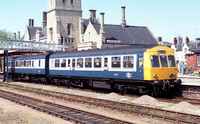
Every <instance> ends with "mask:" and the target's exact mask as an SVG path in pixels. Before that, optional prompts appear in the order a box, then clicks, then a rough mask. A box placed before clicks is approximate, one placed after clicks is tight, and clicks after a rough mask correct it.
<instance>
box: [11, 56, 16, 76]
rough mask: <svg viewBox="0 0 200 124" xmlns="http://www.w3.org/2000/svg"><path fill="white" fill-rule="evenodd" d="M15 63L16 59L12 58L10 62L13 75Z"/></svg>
mask: <svg viewBox="0 0 200 124" xmlns="http://www.w3.org/2000/svg"><path fill="white" fill-rule="evenodd" d="M15 62H16V58H12V61H11V73H15Z"/></svg>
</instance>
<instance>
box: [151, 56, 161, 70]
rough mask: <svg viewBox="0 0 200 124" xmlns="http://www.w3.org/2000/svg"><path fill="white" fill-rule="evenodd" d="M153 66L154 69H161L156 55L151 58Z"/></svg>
mask: <svg viewBox="0 0 200 124" xmlns="http://www.w3.org/2000/svg"><path fill="white" fill-rule="evenodd" d="M151 65H152V67H160V64H159V60H158V56H156V55H153V56H151Z"/></svg>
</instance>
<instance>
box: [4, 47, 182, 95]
mask: <svg viewBox="0 0 200 124" xmlns="http://www.w3.org/2000/svg"><path fill="white" fill-rule="evenodd" d="M8 67H9V75H10V77H12V79H14V80H21V79H23V78H28V79H29V80H30V81H36V82H44V83H55V84H58V85H60V84H64V85H66V86H67V87H70V86H78V87H93V88H104V89H112V90H116V91H120V92H121V93H122V94H124V93H126V92H127V91H135V92H139V93H140V94H150V95H152V96H162V95H163V94H168V95H169V94H172V93H173V94H174V93H176V94H178V95H180V94H181V93H182V92H181V88H180V87H181V80H179V79H177V72H178V71H177V70H178V69H177V65H176V60H175V57H174V51H173V49H171V48H168V47H166V46H157V45H136V46H129V47H118V48H106V49H96V50H85V51H71V52H55V53H52V54H44V55H31V56H20V57H13V58H9V62H8Z"/></svg>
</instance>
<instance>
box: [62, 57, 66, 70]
mask: <svg viewBox="0 0 200 124" xmlns="http://www.w3.org/2000/svg"><path fill="white" fill-rule="evenodd" d="M61 67H62V68H65V67H66V59H62V62H61Z"/></svg>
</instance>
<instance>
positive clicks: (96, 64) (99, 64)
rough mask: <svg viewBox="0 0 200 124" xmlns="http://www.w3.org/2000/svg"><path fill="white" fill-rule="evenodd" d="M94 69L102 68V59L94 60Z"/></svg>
mask: <svg viewBox="0 0 200 124" xmlns="http://www.w3.org/2000/svg"><path fill="white" fill-rule="evenodd" d="M94 67H96V68H101V57H97V58H94Z"/></svg>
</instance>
